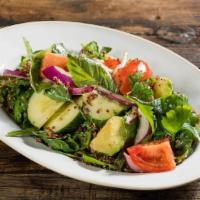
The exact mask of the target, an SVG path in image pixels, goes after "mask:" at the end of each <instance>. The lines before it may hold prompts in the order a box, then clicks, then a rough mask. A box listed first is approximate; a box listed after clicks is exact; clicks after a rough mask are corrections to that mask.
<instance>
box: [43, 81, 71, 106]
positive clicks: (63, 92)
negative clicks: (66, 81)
mask: <svg viewBox="0 0 200 200" xmlns="http://www.w3.org/2000/svg"><path fill="white" fill-rule="evenodd" d="M44 94H45V95H46V96H48V97H49V98H51V99H54V100H56V101H64V102H68V101H71V96H70V94H69V91H68V88H66V87H65V86H64V85H57V84H53V85H50V87H49V88H46V89H44Z"/></svg>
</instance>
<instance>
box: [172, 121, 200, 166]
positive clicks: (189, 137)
mask: <svg viewBox="0 0 200 200" xmlns="http://www.w3.org/2000/svg"><path fill="white" fill-rule="evenodd" d="M199 134H200V131H199V128H197V127H192V126H190V125H189V124H184V126H183V127H182V129H181V130H180V131H179V132H178V133H177V134H176V137H175V140H174V152H175V156H176V157H175V158H176V163H178V164H179V163H181V162H183V161H184V160H185V159H186V158H187V157H188V156H190V155H191V154H192V153H193V151H194V149H195V147H196V146H197V144H198V143H199Z"/></svg>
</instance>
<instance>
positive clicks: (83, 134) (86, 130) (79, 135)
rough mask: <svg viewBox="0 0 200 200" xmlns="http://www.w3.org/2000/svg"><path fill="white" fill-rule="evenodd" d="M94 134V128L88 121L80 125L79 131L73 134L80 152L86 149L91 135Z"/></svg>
mask: <svg viewBox="0 0 200 200" xmlns="http://www.w3.org/2000/svg"><path fill="white" fill-rule="evenodd" d="M95 132H96V126H95V125H94V123H92V122H91V121H89V120H86V121H85V122H84V123H83V124H81V125H80V127H79V129H78V130H77V131H76V132H75V133H74V134H73V137H72V138H73V139H74V141H75V142H76V143H77V144H78V145H79V147H80V150H84V149H88V148H89V145H90V141H91V139H92V134H93V133H95Z"/></svg>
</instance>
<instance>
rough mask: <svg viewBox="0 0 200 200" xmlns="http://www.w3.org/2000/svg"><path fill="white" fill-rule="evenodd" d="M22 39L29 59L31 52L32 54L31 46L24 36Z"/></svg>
mask: <svg viewBox="0 0 200 200" xmlns="http://www.w3.org/2000/svg"><path fill="white" fill-rule="evenodd" d="M23 41H24V46H25V48H26V53H27V57H28V58H29V59H31V58H32V54H33V49H32V47H31V45H30V43H29V41H28V40H27V39H26V38H24V37H23Z"/></svg>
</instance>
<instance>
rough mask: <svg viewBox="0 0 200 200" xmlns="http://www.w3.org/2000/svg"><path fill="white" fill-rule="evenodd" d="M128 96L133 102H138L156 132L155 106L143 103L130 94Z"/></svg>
mask: <svg viewBox="0 0 200 200" xmlns="http://www.w3.org/2000/svg"><path fill="white" fill-rule="evenodd" d="M127 98H128V99H129V100H131V101H132V102H133V103H135V104H137V106H138V108H139V109H140V110H141V112H142V113H143V114H144V115H145V117H146V118H147V120H148V121H149V123H150V125H151V128H152V132H153V133H154V132H155V130H156V125H155V124H156V123H155V120H156V118H155V115H154V113H153V107H152V106H151V105H149V104H142V103H140V102H138V101H137V100H135V99H134V98H132V97H130V96H127Z"/></svg>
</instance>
